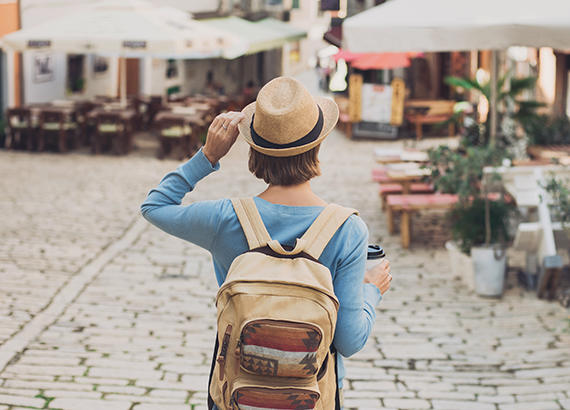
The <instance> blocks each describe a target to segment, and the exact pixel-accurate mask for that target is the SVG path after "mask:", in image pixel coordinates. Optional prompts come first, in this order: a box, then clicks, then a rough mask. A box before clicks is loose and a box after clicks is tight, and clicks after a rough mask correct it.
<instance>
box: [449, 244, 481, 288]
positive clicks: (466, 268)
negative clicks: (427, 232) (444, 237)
mask: <svg viewBox="0 0 570 410" xmlns="http://www.w3.org/2000/svg"><path fill="white" fill-rule="evenodd" d="M445 249H447V254H448V255H449V264H450V265H451V272H452V273H453V276H459V277H460V278H461V280H462V281H463V283H464V284H465V285H466V286H467V288H468V289H469V290H475V276H474V274H473V262H472V261H471V257H469V256H467V255H465V254H464V253H463V252H461V250H460V249H459V247H458V246H457V244H456V243H455V242H453V241H447V242H446V243H445Z"/></svg>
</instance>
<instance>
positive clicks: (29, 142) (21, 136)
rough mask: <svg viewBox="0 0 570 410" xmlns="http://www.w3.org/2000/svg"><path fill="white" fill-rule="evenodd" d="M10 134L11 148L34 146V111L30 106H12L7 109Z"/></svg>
mask: <svg viewBox="0 0 570 410" xmlns="http://www.w3.org/2000/svg"><path fill="white" fill-rule="evenodd" d="M6 120H7V123H8V124H7V125H8V134H9V135H10V148H12V149H27V150H29V151H31V150H32V149H33V148H34V145H35V141H34V139H35V138H34V125H33V123H32V121H33V120H32V112H31V110H30V109H29V108H10V109H8V110H7V111H6Z"/></svg>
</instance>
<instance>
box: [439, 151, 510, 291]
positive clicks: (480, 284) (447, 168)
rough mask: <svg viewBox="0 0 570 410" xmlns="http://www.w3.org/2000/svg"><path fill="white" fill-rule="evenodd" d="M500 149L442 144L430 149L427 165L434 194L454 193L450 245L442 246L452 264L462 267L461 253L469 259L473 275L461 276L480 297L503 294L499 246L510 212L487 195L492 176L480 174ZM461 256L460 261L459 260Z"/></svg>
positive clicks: (503, 262) (505, 236)
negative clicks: (459, 148)
mask: <svg viewBox="0 0 570 410" xmlns="http://www.w3.org/2000/svg"><path fill="white" fill-rule="evenodd" d="M503 158H504V150H502V149H499V148H497V147H495V146H491V147H466V148H465V149H464V152H456V151H452V150H450V149H449V148H448V147H439V148H437V149H435V150H432V151H430V163H431V165H430V167H431V170H432V178H433V180H434V185H435V187H436V189H437V190H438V191H439V192H444V193H454V194H457V195H458V196H459V201H458V203H457V205H456V206H455V207H454V208H453V210H452V211H451V213H450V217H451V219H452V235H453V239H454V243H448V244H446V248H447V249H448V251H449V252H450V256H451V258H452V260H453V261H454V262H452V264H453V265H456V266H460V269H462V270H463V271H465V268H464V267H465V264H464V263H465V261H466V259H465V256H464V257H463V258H461V257H459V256H457V250H460V251H461V252H463V254H464V255H467V256H470V257H471V261H470V262H471V263H470V264H471V265H472V267H473V271H472V272H473V275H472V277H471V278H470V279H468V280H467V283H468V284H471V285H472V287H473V288H474V289H475V291H476V292H477V293H478V294H480V295H483V296H500V295H501V294H502V292H503V285H504V274H505V269H506V257H505V252H504V246H503V244H504V243H505V242H506V241H507V240H508V237H509V235H508V229H507V228H508V218H509V216H510V214H511V212H512V210H513V207H512V205H511V204H509V203H508V202H507V201H505V198H504V197H503V195H493V194H491V193H490V185H491V184H493V183H495V182H496V176H492V177H490V178H483V168H484V167H486V166H498V165H500V164H501V163H502V160H503ZM462 259H463V261H464V262H463V264H462V265H459V263H461V260H462Z"/></svg>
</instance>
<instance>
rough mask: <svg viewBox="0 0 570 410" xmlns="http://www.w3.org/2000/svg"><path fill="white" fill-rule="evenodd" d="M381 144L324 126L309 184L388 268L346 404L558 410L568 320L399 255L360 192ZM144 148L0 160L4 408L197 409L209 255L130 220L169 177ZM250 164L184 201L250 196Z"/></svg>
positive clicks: (210, 314)
mask: <svg viewBox="0 0 570 410" xmlns="http://www.w3.org/2000/svg"><path fill="white" fill-rule="evenodd" d="M379 144H380V143H378V142H376V143H375V142H366V141H364V142H361V141H358V142H356V141H350V140H347V139H346V138H344V137H343V136H342V135H341V134H340V133H338V132H337V131H335V132H334V133H333V134H332V135H331V136H330V137H329V139H328V140H327V141H326V142H325V144H324V145H323V149H322V151H321V161H322V170H323V176H322V177H320V178H318V179H317V180H316V181H315V182H314V184H313V186H314V189H315V191H316V192H317V193H318V194H319V195H321V196H322V197H323V198H324V199H326V200H328V201H334V202H337V203H340V204H343V205H348V206H352V207H355V208H357V209H359V210H360V211H361V216H362V217H363V218H364V220H365V221H366V223H367V225H368V227H369V230H370V239H371V242H379V243H381V244H382V245H383V246H384V248H385V249H386V252H387V254H388V257H389V259H390V260H391V262H392V265H393V268H392V270H393V276H394V280H393V285H392V288H391V290H390V291H389V292H388V293H387V294H386V295H385V297H384V300H383V301H382V302H381V304H380V306H379V308H378V319H377V323H376V326H375V329H374V332H373V334H372V336H371V337H370V339H369V341H368V344H367V346H366V347H365V349H364V350H363V351H361V352H360V353H358V354H356V355H355V356H354V357H352V358H350V359H349V360H347V362H346V367H347V375H348V376H347V377H348V379H347V381H345V407H346V408H358V409H380V408H390V409H455V410H463V409H477V410H479V409H480V410H487V409H489V410H515V409H520V410H523V409H525V410H540V409H544V410H551V409H570V322H569V316H568V312H567V311H566V310H565V309H564V308H562V307H561V306H560V305H559V304H557V303H554V302H546V301H542V300H538V299H537V298H536V295H535V294H534V293H531V292H525V291H523V290H522V289H521V288H519V287H517V286H516V283H514V282H515V281H513V280H511V281H510V287H509V289H507V291H506V292H505V295H504V296H503V298H502V299H500V300H496V299H483V298H480V297H477V296H476V295H475V294H474V293H473V292H471V291H469V290H468V289H467V287H466V286H465V284H464V283H463V282H462V281H461V280H459V278H456V277H453V276H452V274H451V270H450V266H449V262H448V258H447V254H446V252H445V250H443V249H441V248H426V247H423V246H421V245H415V246H414V245H413V246H412V247H411V248H410V249H409V250H403V249H402V248H401V247H400V244H399V237H398V236H388V234H387V230H386V222H385V216H384V215H383V214H382V212H381V211H380V201H379V198H378V195H377V191H376V184H375V183H373V182H372V181H371V180H370V170H371V168H372V167H373V166H374V162H373V149H374V148H376V147H378V146H380V145H379ZM384 145H385V146H389V145H390V144H389V143H384ZM148 151H149V152H145V151H144V150H139V151H137V152H135V153H134V154H131V155H130V156H128V157H112V156H97V157H94V156H91V155H86V154H81V153H79V154H68V155H58V154H41V155H37V154H26V153H14V152H9V151H0V173H1V175H2V179H1V182H0V186H1V188H2V193H3V195H2V198H0V212H1V214H2V223H1V224H0V235H1V237H2V242H0V277H1V286H0V410H8V409H11V410H12V409H13V410H16V409H24V408H26V409H29V408H32V409H66V410H90V409H102V410H115V409H116V410H150V409H158V410H160V409H164V410H179V409H180V410H182V409H186V410H188V409H191V408H194V409H205V408H206V406H205V402H206V384H207V376H208V372H209V366H210V360H211V353H212V348H213V340H214V332H215V330H214V327H215V309H214V304H213V302H214V296H215V292H216V289H217V286H216V283H215V278H214V275H213V269H212V266H211V261H210V256H209V254H208V253H206V252H204V251H202V250H200V249H199V248H197V247H195V246H192V245H189V244H186V243H184V242H182V241H181V240H178V239H175V238H172V237H169V236H168V235H166V234H164V233H162V232H161V231H159V230H158V229H156V228H155V227H153V226H151V225H149V224H148V223H147V222H146V221H144V220H143V219H142V217H141V216H140V214H139V206H140V204H141V202H142V201H143V199H144V198H145V196H146V194H147V192H148V190H149V189H150V188H152V187H153V186H155V185H156V184H157V183H158V182H159V180H160V178H161V177H162V176H163V175H164V174H165V173H166V172H168V171H170V170H172V169H174V168H175V167H176V166H177V165H178V163H177V162H175V161H173V160H164V161H159V160H156V159H155V158H154V157H153V153H152V152H151V151H150V149H149V150H148ZM147 154H148V155H147ZM246 157H247V148H246V145H245V143H243V142H241V141H240V142H239V143H238V144H236V146H235V147H234V149H233V150H232V151H231V153H230V155H229V156H228V157H226V158H224V159H223V160H222V167H221V170H220V171H219V172H217V173H214V174H212V175H210V176H208V177H207V178H206V179H205V180H203V181H202V182H201V183H200V184H199V185H198V186H197V189H196V191H195V192H193V193H192V194H190V195H188V197H187V198H186V200H188V201H189V200H205V199H215V198H220V197H231V196H247V195H255V194H256V193H258V192H259V191H260V190H261V189H262V188H263V184H262V183H260V182H259V181H255V179H254V178H253V177H252V176H251V175H250V174H249V172H248V170H247V161H246Z"/></svg>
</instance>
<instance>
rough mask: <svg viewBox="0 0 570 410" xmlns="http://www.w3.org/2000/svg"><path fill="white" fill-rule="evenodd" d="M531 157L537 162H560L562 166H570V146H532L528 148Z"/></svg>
mask: <svg viewBox="0 0 570 410" xmlns="http://www.w3.org/2000/svg"><path fill="white" fill-rule="evenodd" d="M527 151H528V153H529V155H530V156H531V157H533V158H535V159H537V160H542V161H548V162H550V163H553V162H558V163H559V164H560V165H570V145H548V146H537V145H532V146H530V147H528V148H527Z"/></svg>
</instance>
